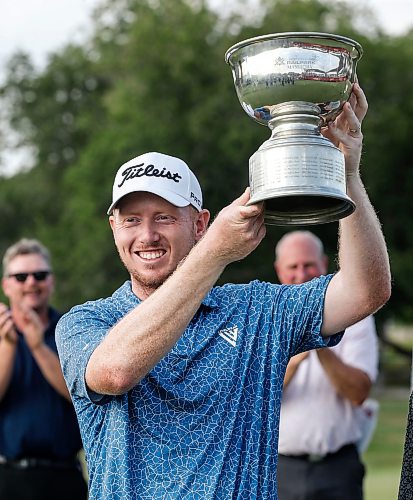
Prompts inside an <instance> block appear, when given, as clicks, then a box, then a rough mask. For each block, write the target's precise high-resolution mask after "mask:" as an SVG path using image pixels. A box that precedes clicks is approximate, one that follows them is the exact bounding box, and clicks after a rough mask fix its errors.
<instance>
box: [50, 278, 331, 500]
mask: <svg viewBox="0 0 413 500" xmlns="http://www.w3.org/2000/svg"><path fill="white" fill-rule="evenodd" d="M330 278H331V276H328V277H322V278H319V279H314V280H312V281H311V282H309V283H305V284H303V285H298V286H297V285H294V286H285V285H274V284H270V283H262V282H259V281H254V282H251V283H249V284H246V285H231V284H228V285H224V286H222V287H215V288H213V289H212V290H211V291H210V293H209V294H208V295H207V296H206V297H205V299H204V301H203V303H202V304H201V306H200V308H199V309H198V311H197V313H196V314H195V316H194V317H193V319H192V320H191V322H190V323H189V325H188V327H187V328H186V330H185V332H184V333H183V335H182V336H181V338H180V339H179V340H178V342H177V343H176V345H175V346H174V347H173V349H172V350H171V351H170V352H169V353H168V354H167V355H166V356H165V357H164V358H163V359H162V360H161V361H160V362H159V363H158V364H157V365H156V366H155V367H154V368H153V369H152V370H151V371H150V372H149V373H148V374H147V375H146V376H145V377H144V378H143V379H142V380H141V382H139V384H137V385H136V386H135V387H134V388H133V389H132V390H130V391H129V392H127V393H126V394H123V395H121V396H102V397H97V395H96V394H93V393H92V394H91V393H90V392H89V391H88V388H87V387H86V385H85V370H86V366H87V363H88V360H89V358H90V355H91V354H92V352H93V350H94V349H95V348H96V346H97V345H98V344H99V343H100V342H101V341H102V340H103V339H104V337H105V335H106V334H107V332H108V331H109V330H110V328H111V327H112V326H113V325H114V324H115V323H116V322H118V321H119V320H120V319H121V318H122V317H123V316H125V314H127V313H128V312H129V311H131V310H132V309H133V308H135V307H137V306H139V300H138V299H137V297H136V296H135V295H134V294H133V292H132V290H131V284H130V282H126V283H125V284H124V285H123V286H122V287H121V288H120V289H118V290H117V291H116V292H115V293H114V294H113V295H112V296H111V297H109V298H107V299H101V300H98V301H94V302H88V303H86V304H84V305H81V306H76V307H75V308H73V309H72V310H71V311H70V312H69V313H68V314H66V315H65V316H64V317H63V318H62V319H61V321H60V322H59V324H58V328H57V342H58V350H59V354H60V357H61V361H62V366H63V372H64V376H65V378H66V381H67V384H68V387H69V389H70V392H71V394H72V397H73V401H74V405H75V408H76V411H77V415H78V419H79V423H80V427H81V433H82V438H83V442H84V447H85V450H86V456H87V462H88V467H89V474H90V498H91V499H99V500H102V499H109V498H110V499H122V500H125V499H134V500H135V499H136V500H138V499H139V500H143V499H148V500H149V499H151V500H152V499H154V498H162V499H180V500H181V499H199V498H202V499H222V498H237V499H241V498H245V499H249V500H251V499H254V498H259V499H266V498H271V499H275V498H277V486H276V470H277V444H278V421H279V412H280V400H281V393H282V385H283V377H284V373H285V368H286V365H287V362H288V360H289V358H290V356H291V355H293V354H296V353H298V352H301V351H305V350H308V349H312V348H316V347H322V346H325V345H326V341H325V339H324V338H323V337H321V335H320V329H321V323H322V312H323V304H324V295H325V290H326V287H327V284H328V282H329V280H330ZM328 340H329V341H330V342H333V343H334V341H335V340H337V339H334V338H330V339H328Z"/></svg>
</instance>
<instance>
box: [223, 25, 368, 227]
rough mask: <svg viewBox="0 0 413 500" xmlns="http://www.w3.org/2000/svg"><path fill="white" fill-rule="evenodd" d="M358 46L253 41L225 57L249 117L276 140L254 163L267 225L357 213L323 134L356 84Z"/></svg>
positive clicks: (299, 39) (298, 36)
mask: <svg viewBox="0 0 413 500" xmlns="http://www.w3.org/2000/svg"><path fill="white" fill-rule="evenodd" d="M361 55H362V47H361V45H360V44H358V43H357V42H355V41H354V40H351V39H349V38H345V37H342V36H338V35H331V34H327V33H277V34H271V35H264V36H259V37H256V38H250V39H248V40H244V41H242V42H239V43H237V44H236V45H233V46H232V47H231V48H230V49H228V51H227V52H226V54H225V60H226V62H227V63H228V64H229V65H230V66H231V69H232V74H233V77H234V83H235V88H236V91H237V95H238V98H239V101H240V103H241V106H242V108H243V109H244V111H245V112H246V113H247V114H248V115H249V116H250V117H251V118H252V119H253V120H255V121H257V122H258V123H261V124H263V125H268V127H269V128H270V129H271V130H272V133H271V137H270V139H268V140H267V141H265V142H264V143H263V144H262V145H261V146H260V148H259V149H258V150H257V151H256V152H255V153H254V154H253V155H252V156H251V158H250V161H249V181H250V189H251V200H250V202H249V203H256V202H259V201H264V200H265V208H266V223H267V224H276V225H300V224H318V223H324V222H331V221H335V220H338V219H340V218H342V217H346V216H347V215H349V214H351V213H352V212H353V211H354V209H355V205H354V203H353V201H352V200H351V199H350V198H349V197H348V196H347V194H346V176H345V165H344V155H343V154H342V152H341V151H340V150H339V149H338V148H337V147H336V146H335V145H334V144H333V143H332V142H331V141H329V140H328V139H326V138H325V137H323V136H322V135H321V133H320V129H321V127H322V126H323V125H325V124H326V123H327V122H328V121H330V120H334V119H335V118H336V117H337V116H338V114H339V113H340V112H341V109H342V107H343V104H344V103H345V102H346V101H347V100H348V98H349V96H350V93H351V87H352V84H353V83H354V81H355V78H356V64H357V61H358V59H360V57H361Z"/></svg>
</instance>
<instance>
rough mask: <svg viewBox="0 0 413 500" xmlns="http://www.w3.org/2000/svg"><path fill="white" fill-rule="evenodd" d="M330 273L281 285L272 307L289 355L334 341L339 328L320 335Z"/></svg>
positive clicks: (340, 333)
mask: <svg viewBox="0 0 413 500" xmlns="http://www.w3.org/2000/svg"><path fill="white" fill-rule="evenodd" d="M332 277H333V275H332V274H330V275H327V276H321V277H319V278H314V279H313V280H311V281H308V282H306V283H303V284H300V285H283V286H282V287H281V293H280V297H279V299H278V300H277V301H276V308H275V311H274V314H275V316H274V321H275V328H276V329H278V336H279V338H280V340H281V342H282V343H283V344H284V348H285V349H286V351H287V352H288V353H289V356H290V357H291V356H293V355H295V354H298V353H300V352H304V351H309V350H310V349H317V348H321V347H327V346H328V347H331V346H334V345H336V344H337V343H338V342H339V341H340V340H341V337H342V332H337V334H335V335H332V336H330V337H327V336H323V335H321V326H322V322H323V311H324V300H325V293H326V290H327V287H328V284H329V283H330V281H331V278H332Z"/></svg>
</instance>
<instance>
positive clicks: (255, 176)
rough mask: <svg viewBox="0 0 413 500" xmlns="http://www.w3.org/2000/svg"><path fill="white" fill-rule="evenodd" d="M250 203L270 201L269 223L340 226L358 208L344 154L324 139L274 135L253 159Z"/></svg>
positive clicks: (266, 215)
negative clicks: (348, 181)
mask: <svg viewBox="0 0 413 500" xmlns="http://www.w3.org/2000/svg"><path fill="white" fill-rule="evenodd" d="M249 170H250V175H249V177H250V189H251V199H250V201H249V203H248V204H249V205H250V204H253V203H258V202H262V201H264V202H265V222H266V223H267V224H270V225H280V226H299V225H309V224H324V223H327V222H334V221H337V220H338V219H341V218H343V217H346V216H348V215H350V214H351V213H352V212H353V211H354V210H355V204H354V203H353V201H352V200H351V199H350V198H349V197H348V196H347V194H346V178H345V165H344V155H343V153H342V152H341V151H340V150H339V149H338V148H336V147H335V146H334V144H333V143H332V142H330V141H329V140H328V139H326V138H325V137H323V136H321V135H318V136H317V135H312V136H302V135H296V136H291V135H290V136H288V135H287V136H284V137H282V136H281V137H277V136H275V137H274V136H273V137H272V138H271V139H269V140H268V141H266V142H264V144H262V146H261V147H260V148H259V149H258V151H256V152H255V153H254V154H253V155H252V156H251V158H250V162H249Z"/></svg>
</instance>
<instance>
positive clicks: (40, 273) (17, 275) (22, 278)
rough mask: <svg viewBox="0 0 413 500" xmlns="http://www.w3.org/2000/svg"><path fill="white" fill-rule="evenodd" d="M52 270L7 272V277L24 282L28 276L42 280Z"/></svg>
mask: <svg viewBox="0 0 413 500" xmlns="http://www.w3.org/2000/svg"><path fill="white" fill-rule="evenodd" d="M51 273H52V271H34V273H15V274H9V275H8V278H14V279H15V280H16V281H18V282H20V283H24V282H25V281H26V280H27V278H28V277H29V276H33V278H34V279H35V280H36V281H44V280H45V279H46V278H47V277H48V276H49V274H51Z"/></svg>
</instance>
